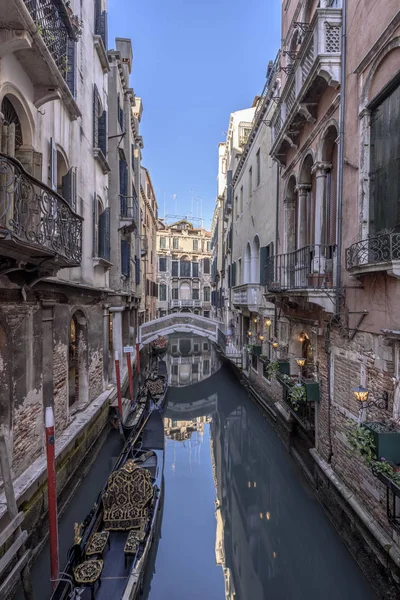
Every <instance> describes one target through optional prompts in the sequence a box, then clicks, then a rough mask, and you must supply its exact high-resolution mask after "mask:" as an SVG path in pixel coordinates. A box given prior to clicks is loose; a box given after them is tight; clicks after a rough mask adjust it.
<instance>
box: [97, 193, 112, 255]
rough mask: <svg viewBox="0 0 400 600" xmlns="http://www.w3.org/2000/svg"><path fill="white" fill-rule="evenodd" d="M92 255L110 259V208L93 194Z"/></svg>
mask: <svg viewBox="0 0 400 600" xmlns="http://www.w3.org/2000/svg"><path fill="white" fill-rule="evenodd" d="M93 256H95V257H100V258H104V260H110V209H109V208H106V209H104V210H103V204H102V202H101V200H100V198H99V197H98V196H97V194H96V193H95V194H94V196H93Z"/></svg>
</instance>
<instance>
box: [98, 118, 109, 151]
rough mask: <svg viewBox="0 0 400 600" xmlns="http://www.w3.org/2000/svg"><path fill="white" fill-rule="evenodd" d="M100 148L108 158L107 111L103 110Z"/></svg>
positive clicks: (100, 120)
mask: <svg viewBox="0 0 400 600" xmlns="http://www.w3.org/2000/svg"><path fill="white" fill-rule="evenodd" d="M98 132H99V134H98V135H99V148H100V150H101V151H102V153H103V154H104V157H105V158H107V111H106V110H103V114H102V115H101V116H100V117H99V126H98Z"/></svg>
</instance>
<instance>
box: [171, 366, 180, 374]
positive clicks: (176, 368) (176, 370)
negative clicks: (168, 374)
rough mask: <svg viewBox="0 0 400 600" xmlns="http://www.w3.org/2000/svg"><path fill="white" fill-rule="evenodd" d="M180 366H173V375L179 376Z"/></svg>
mask: <svg viewBox="0 0 400 600" xmlns="http://www.w3.org/2000/svg"><path fill="white" fill-rule="evenodd" d="M178 369H179V365H172V375H175V376H177V375H178Z"/></svg>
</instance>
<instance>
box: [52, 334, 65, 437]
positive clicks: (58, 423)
mask: <svg viewBox="0 0 400 600" xmlns="http://www.w3.org/2000/svg"><path fill="white" fill-rule="evenodd" d="M53 390H54V391H53V399H54V419H55V427H56V431H57V432H58V433H59V432H61V431H63V430H64V429H65V427H67V425H68V346H67V345H66V344H62V343H61V342H58V343H57V344H55V346H54V349H53Z"/></svg>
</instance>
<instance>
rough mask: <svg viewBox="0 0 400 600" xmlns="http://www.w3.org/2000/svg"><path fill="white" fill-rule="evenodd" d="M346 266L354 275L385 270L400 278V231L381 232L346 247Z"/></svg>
mask: <svg viewBox="0 0 400 600" xmlns="http://www.w3.org/2000/svg"><path fill="white" fill-rule="evenodd" d="M346 268H347V270H348V271H350V272H351V273H352V274H354V275H362V274H366V273H376V272H378V271H385V272H387V274H388V275H392V276H393V277H397V278H400V233H381V234H379V235H375V236H371V237H369V238H368V239H366V240H361V241H360V242H356V243H355V244H352V245H351V246H350V247H349V248H347V249H346Z"/></svg>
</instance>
